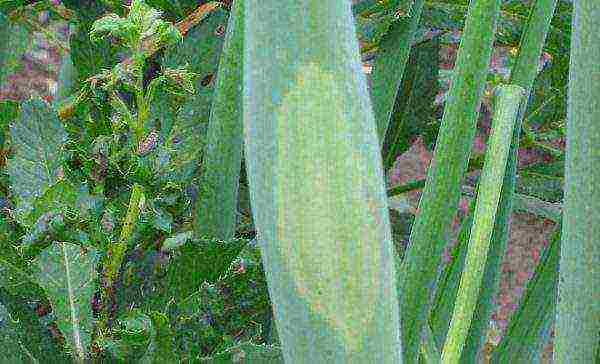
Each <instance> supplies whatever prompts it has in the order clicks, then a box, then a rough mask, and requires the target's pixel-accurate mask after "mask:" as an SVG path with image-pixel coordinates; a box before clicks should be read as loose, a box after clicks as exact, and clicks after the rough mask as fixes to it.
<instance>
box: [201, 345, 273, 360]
mask: <svg viewBox="0 0 600 364" xmlns="http://www.w3.org/2000/svg"><path fill="white" fill-rule="evenodd" d="M201 362H203V363H210V364H229V363H232V364H238V363H239V364H241V363H257V364H258V363H260V364H283V363H284V361H283V354H282V353H281V349H279V348H277V347H275V346H268V345H256V344H252V343H243V344H239V345H236V346H234V347H232V348H230V349H227V350H225V351H224V352H222V353H219V354H216V355H214V356H213V357H212V358H204V359H202V360H201Z"/></svg>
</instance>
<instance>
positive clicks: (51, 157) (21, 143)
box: [7, 99, 67, 224]
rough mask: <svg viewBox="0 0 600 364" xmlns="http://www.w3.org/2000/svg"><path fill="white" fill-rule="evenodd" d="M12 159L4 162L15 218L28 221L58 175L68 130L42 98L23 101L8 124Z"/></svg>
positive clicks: (63, 156) (24, 221) (63, 157)
mask: <svg viewBox="0 0 600 364" xmlns="http://www.w3.org/2000/svg"><path fill="white" fill-rule="evenodd" d="M10 134H11V147H12V149H13V155H12V158H9V159H8V161H7V170H8V175H9V181H10V189H11V192H12V194H13V196H14V197H15V199H16V200H17V205H16V209H15V212H16V217H17V220H18V221H19V222H21V223H24V224H27V220H26V219H27V216H28V215H29V214H30V213H31V212H32V210H33V204H34V202H35V200H36V199H37V198H39V197H40V196H42V195H43V194H44V193H45V192H46V191H47V190H48V189H49V188H50V187H52V186H53V185H54V184H56V183H57V182H58V181H59V180H60V179H61V178H62V176H61V174H62V163H63V162H64V160H65V157H66V156H65V150H64V148H65V143H66V141H67V133H66V131H65V129H64V127H63V125H62V124H61V122H60V121H59V120H58V116H57V114H56V112H55V111H54V110H53V109H52V108H51V107H50V106H49V105H48V104H47V103H46V102H44V101H42V100H41V99H32V100H29V101H26V102H25V103H24V104H23V105H22V107H21V114H20V116H19V118H18V120H17V121H16V122H15V123H13V124H12V125H11V127H10Z"/></svg>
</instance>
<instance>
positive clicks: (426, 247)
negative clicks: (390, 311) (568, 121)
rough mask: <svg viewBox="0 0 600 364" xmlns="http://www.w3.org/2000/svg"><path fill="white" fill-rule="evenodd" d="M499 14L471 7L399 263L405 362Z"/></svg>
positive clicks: (469, 137) (490, 7)
mask: <svg viewBox="0 0 600 364" xmlns="http://www.w3.org/2000/svg"><path fill="white" fill-rule="evenodd" d="M499 11H500V1H499V0H473V1H471V6H470V8H469V14H468V16H467V20H466V24H465V29H464V32H463V38H462V41H461V44H460V48H459V51H458V56H457V60H456V67H455V72H454V79H453V82H452V86H451V88H450V91H449V93H448V98H447V100H448V101H447V102H446V108H445V110H444V116H443V118H442V124H441V126H440V131H439V134H438V138H437V142H436V148H435V152H434V158H433V162H432V166H431V167H430V169H429V172H428V176H427V183H426V185H425V189H424V191H423V196H422V197H421V201H420V204H419V210H420V214H419V215H418V216H417V218H416V220H415V222H414V225H413V228H412V231H411V238H410V244H409V248H408V250H407V252H406V258H405V260H404V261H403V263H402V273H403V275H402V277H401V282H400V287H401V292H402V295H401V308H400V312H402V324H401V327H402V337H403V349H404V359H405V360H406V361H407V362H409V363H413V362H416V360H417V358H418V351H419V346H420V342H421V333H422V330H423V325H424V324H425V323H426V321H427V316H428V313H429V310H430V298H431V291H432V290H433V286H434V282H435V280H436V278H437V275H438V274H437V272H438V266H439V264H440V260H441V256H442V252H443V250H444V247H445V242H446V240H445V237H446V233H447V231H448V228H449V226H450V225H451V224H450V222H451V220H452V218H453V216H454V214H455V213H456V206H457V204H458V200H459V197H460V187H461V181H462V178H463V175H464V172H465V171H466V169H467V164H468V161H469V156H470V152H471V146H472V144H473V139H474V137H475V126H476V120H477V109H478V106H479V105H480V102H481V97H482V94H483V89H484V87H485V81H486V76H487V73H488V72H487V71H488V65H489V62H490V59H491V55H492V44H493V40H494V33H495V29H496V19H497V17H498V13H499Z"/></svg>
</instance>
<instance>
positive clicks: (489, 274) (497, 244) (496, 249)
mask: <svg viewBox="0 0 600 364" xmlns="http://www.w3.org/2000/svg"><path fill="white" fill-rule="evenodd" d="M556 2H557V0H536V1H535V3H534V4H533V5H532V8H531V11H530V14H529V19H528V22H527V27H526V28H525V30H524V32H523V35H522V37H521V42H520V46H519V54H518V56H517V60H516V64H515V66H514V67H513V69H512V72H511V78H510V83H512V84H514V85H517V86H520V87H522V88H523V89H524V90H525V93H524V97H523V98H522V99H521V100H522V101H521V108H520V110H519V115H518V118H517V120H516V123H515V127H514V130H513V135H512V141H511V146H510V151H509V154H508V161H507V165H506V171H505V174H504V179H503V182H502V190H501V193H500V200H499V202H498V211H497V214H496V222H495V223H494V230H493V232H492V239H491V243H490V244H491V245H490V249H489V252H488V257H487V261H486V267H485V272H484V277H483V282H484V283H483V285H482V288H481V291H480V292H479V299H478V301H477V305H476V308H475V317H476V319H475V320H474V321H473V322H472V323H471V326H470V328H469V335H468V337H467V341H466V343H465V347H464V350H463V353H462V356H461V361H464V362H467V363H470V362H474V361H476V360H477V355H478V353H479V351H480V349H481V346H482V345H483V342H484V338H485V337H486V332H487V329H488V326H489V322H490V321H489V318H490V315H491V313H492V310H493V305H494V302H493V297H494V296H495V295H496V292H497V291H498V286H499V281H500V269H501V268H500V265H501V262H502V257H504V253H505V251H506V244H507V241H508V231H509V227H510V217H511V215H512V211H513V204H515V202H516V201H515V197H516V196H515V193H514V191H515V185H516V181H517V180H516V174H517V166H518V160H517V154H518V150H519V140H520V135H521V126H522V121H523V116H524V114H525V110H526V108H527V101H528V100H529V94H530V93H531V89H532V87H533V82H534V80H535V77H536V76H537V73H538V64H539V60H540V56H541V53H542V48H543V46H544V42H545V40H546V34H547V33H548V31H549V28H550V21H551V19H552V14H553V13H554V9H555V7H556ZM517 200H518V201H523V200H522V199H519V198H517Z"/></svg>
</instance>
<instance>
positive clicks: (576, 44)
mask: <svg viewBox="0 0 600 364" xmlns="http://www.w3.org/2000/svg"><path fill="white" fill-rule="evenodd" d="M573 5H574V9H573V31H572V34H571V37H572V38H571V58H570V62H571V65H570V68H569V90H568V101H567V102H568V118H567V120H568V122H567V146H566V156H565V188H564V212H563V216H564V217H563V229H562V243H561V251H560V274H559V281H558V299H557V306H556V307H557V312H556V325H555V340H554V350H555V351H554V360H555V362H556V363H557V364H566V363H594V362H596V363H597V362H598V361H597V359H599V358H598V356H597V353H598V351H599V350H600V349H599V346H600V340H599V337H598V334H599V333H600V297H599V296H598V292H599V287H600V269H599V268H598V267H600V244H599V243H598V240H599V239H600V188H599V186H600V148H599V146H600V101H599V100H600V71H599V67H600V65H599V63H598V62H599V60H600V2H599V1H598V0H578V1H574V2H573Z"/></svg>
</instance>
